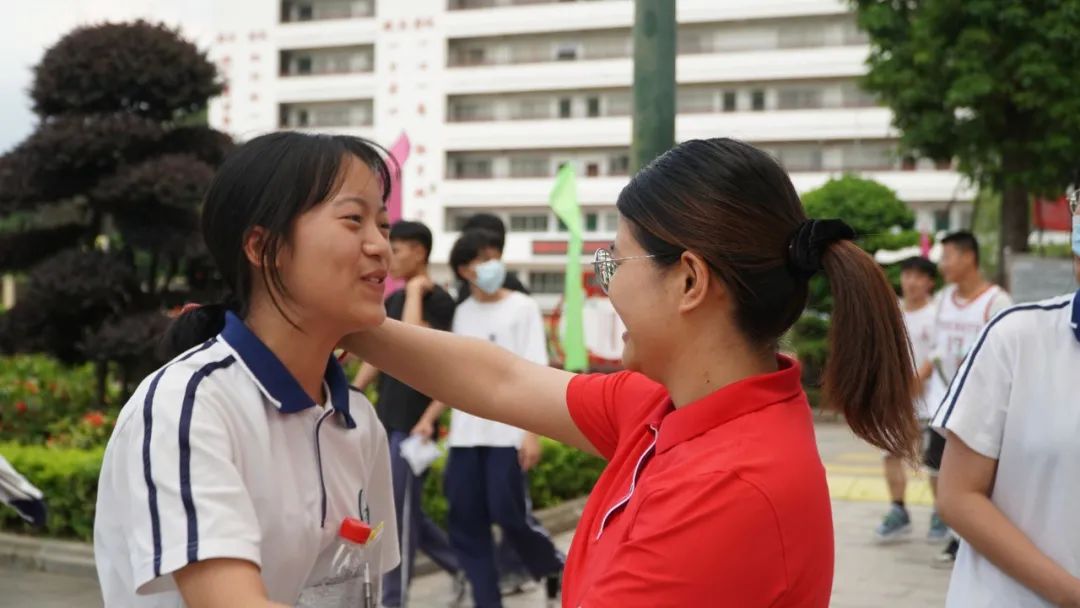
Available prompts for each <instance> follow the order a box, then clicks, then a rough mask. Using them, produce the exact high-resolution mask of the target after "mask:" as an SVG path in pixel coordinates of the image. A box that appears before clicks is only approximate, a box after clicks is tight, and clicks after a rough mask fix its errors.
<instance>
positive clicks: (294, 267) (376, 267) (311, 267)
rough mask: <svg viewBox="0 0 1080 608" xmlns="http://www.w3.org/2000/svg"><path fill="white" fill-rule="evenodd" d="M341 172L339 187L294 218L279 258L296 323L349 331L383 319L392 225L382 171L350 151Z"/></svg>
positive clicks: (375, 323) (369, 325)
mask: <svg viewBox="0 0 1080 608" xmlns="http://www.w3.org/2000/svg"><path fill="white" fill-rule="evenodd" d="M341 172H342V176H341V186H340V188H338V189H337V191H336V193H335V194H333V195H332V196H331V197H330V199H329V200H327V201H324V202H322V203H320V204H318V205H316V206H315V207H313V208H311V209H310V210H309V211H307V212H305V213H303V214H302V215H300V216H299V217H298V218H297V219H296V222H295V223H294V224H293V226H292V231H291V234H290V236H289V239H288V241H289V242H288V244H287V245H286V246H285V247H284V248H283V249H282V252H281V255H280V256H279V258H278V265H279V270H280V273H281V278H282V281H283V283H284V284H285V286H286V288H287V290H288V294H287V297H283V298H281V300H283V301H285V302H288V309H289V310H290V314H293V312H294V311H295V314H296V315H297V317H298V319H296V321H298V324H299V325H300V326H301V327H305V325H311V324H313V323H314V324H318V325H319V326H320V327H326V328H328V329H329V328H332V331H334V332H340V333H342V334H346V333H350V332H354V331H358V330H362V329H366V328H370V327H374V326H376V325H378V324H380V323H382V322H383V320H384V319H385V318H386V309H385V308H384V306H383V284H384V282H385V280H386V276H387V271H388V268H389V260H390V243H389V240H388V236H389V230H390V226H389V223H388V218H387V214H386V207H385V206H384V204H383V201H382V185H381V183H380V181H379V179H378V177H377V176H376V175H375V174H373V173H372V171H371V170H370V169H369V168H368V167H367V166H366V165H365V164H364V163H363V162H361V161H359V160H357V159H356V158H353V157H349V159H348V160H347V161H346V162H345V163H343V164H342V168H341Z"/></svg>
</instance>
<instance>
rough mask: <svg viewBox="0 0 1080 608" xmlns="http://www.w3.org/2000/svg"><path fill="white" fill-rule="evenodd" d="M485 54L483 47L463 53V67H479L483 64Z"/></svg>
mask: <svg viewBox="0 0 1080 608" xmlns="http://www.w3.org/2000/svg"><path fill="white" fill-rule="evenodd" d="M485 55H486V53H484V48H483V47H478V46H477V47H473V48H471V49H468V50H466V51H465V65H480V64H481V63H484V59H485Z"/></svg>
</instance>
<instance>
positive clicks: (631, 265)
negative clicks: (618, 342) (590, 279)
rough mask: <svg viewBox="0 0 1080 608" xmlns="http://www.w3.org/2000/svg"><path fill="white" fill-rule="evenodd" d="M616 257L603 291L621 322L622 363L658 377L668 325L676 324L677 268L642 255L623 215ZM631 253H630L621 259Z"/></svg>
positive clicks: (668, 344)
mask: <svg viewBox="0 0 1080 608" xmlns="http://www.w3.org/2000/svg"><path fill="white" fill-rule="evenodd" d="M611 255H612V257H613V258H615V259H616V260H618V259H624V261H622V262H618V261H616V262H615V264H616V268H615V272H614V274H613V275H612V276H611V282H610V284H609V285H608V297H609V298H610V299H611V305H612V306H613V307H614V308H615V312H616V313H617V314H618V315H619V318H620V319H622V322H623V324H624V325H625V326H626V333H624V334H623V356H622V360H623V365H624V366H625V367H626V368H627V369H630V370H634V371H639V372H643V373H645V374H646V375H649V376H650V377H653V378H657V377H660V372H659V370H660V369H661V368H663V367H664V362H665V361H668V360H670V357H671V356H672V350H673V349H674V347H675V345H674V344H673V340H672V336H671V331H672V330H673V328H675V327H676V326H678V325H679V322H680V319H679V315H678V302H677V300H678V294H679V289H678V285H676V284H675V283H674V281H677V280H678V278H677V275H676V273H670V272H665V270H664V269H663V268H661V267H659V266H658V265H657V264H656V263H655V262H654V261H653V260H651V259H648V258H644V257H641V256H646V255H648V252H647V251H645V249H644V248H643V247H642V246H641V244H640V243H639V242H638V241H637V239H636V238H635V237H634V230H633V228H632V226H631V224H630V223H629V222H627V220H626V219H625V218H623V217H621V216H620V218H619V226H618V233H617V236H616V237H615V242H614V243H613V244H612V246H611ZM625 258H635V259H625Z"/></svg>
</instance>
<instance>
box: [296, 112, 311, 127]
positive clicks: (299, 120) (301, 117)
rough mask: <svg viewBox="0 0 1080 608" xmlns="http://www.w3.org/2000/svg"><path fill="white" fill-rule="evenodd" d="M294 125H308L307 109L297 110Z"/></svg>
mask: <svg viewBox="0 0 1080 608" xmlns="http://www.w3.org/2000/svg"><path fill="white" fill-rule="evenodd" d="M296 125H297V126H299V127H306V126H308V111H307V110H298V111H297V112H296Z"/></svg>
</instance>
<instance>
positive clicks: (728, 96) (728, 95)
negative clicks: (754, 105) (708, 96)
mask: <svg viewBox="0 0 1080 608" xmlns="http://www.w3.org/2000/svg"><path fill="white" fill-rule="evenodd" d="M737 103H738V96H737V95H736V94H735V91H724V111H725V112H734V111H735V110H736V108H737Z"/></svg>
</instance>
